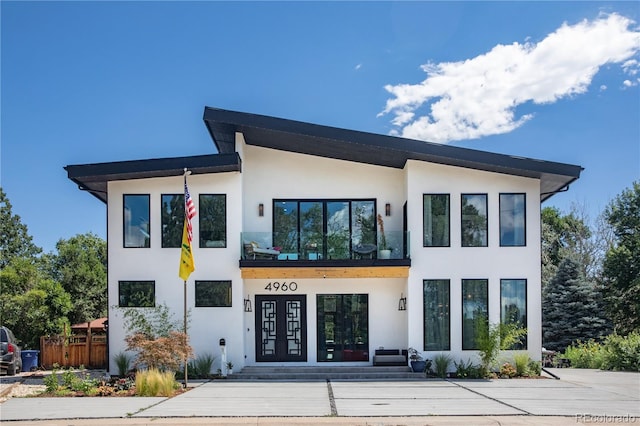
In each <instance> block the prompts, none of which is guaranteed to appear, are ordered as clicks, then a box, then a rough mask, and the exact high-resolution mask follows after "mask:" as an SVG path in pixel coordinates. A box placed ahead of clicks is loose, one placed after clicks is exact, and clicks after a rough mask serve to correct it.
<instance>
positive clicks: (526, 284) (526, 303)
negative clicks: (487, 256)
mask: <svg viewBox="0 0 640 426" xmlns="http://www.w3.org/2000/svg"><path fill="white" fill-rule="evenodd" d="M503 281H524V308H525V316H524V317H525V318H524V320H525V323H524V324H521V327H523V328H526V329H527V333H526V334H525V335H524V338H523V340H524V347H523V348H521V349H514V350H527V348H528V347H529V327H528V325H529V324H528V323H529V297H528V289H529V280H528V279H527V278H500V323H502V313H503V311H502V308H503V305H502V282H503Z"/></svg>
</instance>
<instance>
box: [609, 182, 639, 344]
mask: <svg viewBox="0 0 640 426" xmlns="http://www.w3.org/2000/svg"><path fill="white" fill-rule="evenodd" d="M605 217H606V219H607V221H608V223H609V224H610V225H611V226H612V227H613V233H614V235H615V239H616V241H615V244H614V245H613V246H612V247H611V248H610V249H609V250H608V252H607V254H606V257H605V261H604V266H603V278H602V282H603V286H604V287H605V289H606V292H607V297H606V299H605V302H606V307H607V311H608V313H609V315H610V316H611V319H612V321H613V324H614V329H615V331H616V332H617V333H619V334H622V335H626V334H628V333H630V332H632V331H634V330H636V331H638V330H640V182H634V183H633V184H632V187H631V188H628V189H625V190H624V191H623V192H622V193H621V194H619V195H618V196H617V197H616V198H615V199H614V200H613V201H612V202H611V203H610V204H609V206H608V208H607V210H606V212H605Z"/></svg>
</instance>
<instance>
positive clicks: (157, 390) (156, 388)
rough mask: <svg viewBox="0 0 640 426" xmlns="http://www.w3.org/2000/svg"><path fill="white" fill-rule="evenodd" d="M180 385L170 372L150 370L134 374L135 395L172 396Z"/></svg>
mask: <svg viewBox="0 0 640 426" xmlns="http://www.w3.org/2000/svg"><path fill="white" fill-rule="evenodd" d="M179 387H180V384H179V383H178V382H176V379H175V376H174V374H173V372H171V371H159V370H158V369H155V368H151V369H149V370H141V371H138V372H137V373H136V395H139V396H172V395H173V394H174V392H175V391H176V389H178V388H179Z"/></svg>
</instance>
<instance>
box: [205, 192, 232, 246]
mask: <svg viewBox="0 0 640 426" xmlns="http://www.w3.org/2000/svg"><path fill="white" fill-rule="evenodd" d="M202 197H222V200H223V202H224V217H223V219H224V243H223V244H222V245H219V246H207V245H206V243H205V240H204V238H203V236H202V235H203V229H205V228H206V227H204V226H202V221H203V219H204V216H203V214H202V208H203V207H202V206H203V205H204V204H205V203H203V202H202ZM198 203H199V204H198V207H199V208H200V210H199V212H198V230H199V231H198V247H199V248H205V249H216V248H227V245H228V242H229V235H228V233H227V194H221V193H201V194H198ZM206 241H222V240H206Z"/></svg>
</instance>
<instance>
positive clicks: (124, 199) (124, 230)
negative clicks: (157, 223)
mask: <svg viewBox="0 0 640 426" xmlns="http://www.w3.org/2000/svg"><path fill="white" fill-rule="evenodd" d="M127 197H146V198H147V215H148V217H147V219H148V222H147V228H148V229H147V234H148V237H147V239H146V242H147V244H145V245H143V246H137V245H127V229H128V227H127V218H126V210H127V209H126V207H127ZM129 226H130V225H129ZM122 247H123V248H151V194H122Z"/></svg>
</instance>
